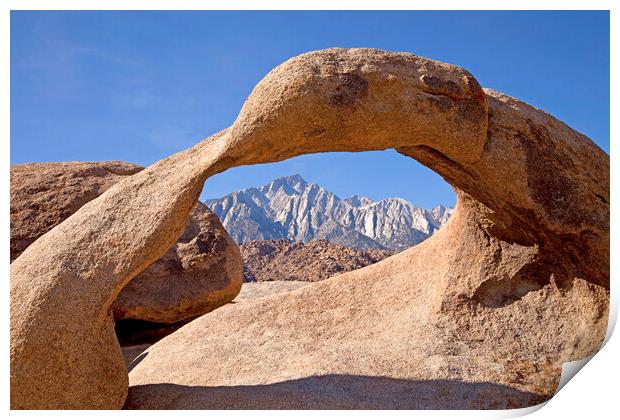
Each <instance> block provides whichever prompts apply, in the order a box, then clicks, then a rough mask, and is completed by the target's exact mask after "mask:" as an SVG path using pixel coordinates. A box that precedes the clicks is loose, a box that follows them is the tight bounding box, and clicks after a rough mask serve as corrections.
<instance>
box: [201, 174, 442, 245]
mask: <svg viewBox="0 0 620 420" xmlns="http://www.w3.org/2000/svg"><path fill="white" fill-rule="evenodd" d="M205 204H206V205H207V206H208V207H209V208H211V210H213V212H214V213H215V214H217V216H218V217H219V218H220V220H221V221H222V224H223V225H224V227H225V228H226V230H227V231H228V232H229V233H230V235H231V236H232V237H233V238H234V239H235V240H236V241H237V243H240V244H243V243H247V242H250V241H253V240H276V239H287V240H289V241H293V242H308V241H311V240H313V239H326V240H329V241H330V242H333V243H336V244H340V245H343V246H347V247H351V248H356V249H385V250H391V251H400V250H403V249H405V248H408V247H410V246H412V245H416V244H418V243H420V242H422V241H423V240H425V239H427V238H428V237H430V236H431V235H432V234H433V233H434V232H435V231H437V230H438V229H439V228H441V227H442V226H443V225H444V224H445V223H446V222H447V221H448V219H449V218H450V215H451V214H452V209H450V208H446V207H444V206H437V207H435V208H433V209H424V208H420V207H417V206H415V205H413V204H412V203H410V202H409V201H407V200H404V199H402V198H385V199H383V200H379V201H375V200H372V199H371V198H368V197H365V196H357V195H355V196H352V197H349V198H346V199H340V198H339V197H338V196H337V195H335V194H334V193H332V192H330V191H328V190H326V189H325V188H323V187H321V186H320V185H318V184H314V183H310V182H307V181H305V180H304V179H303V178H302V177H301V176H300V175H292V176H288V177H283V178H278V179H275V180H273V181H272V182H270V183H269V184H267V185H264V186H262V187H256V188H248V189H245V190H241V191H237V192H234V193H231V194H228V195H226V196H224V197H222V198H219V199H210V200H206V201H205Z"/></svg>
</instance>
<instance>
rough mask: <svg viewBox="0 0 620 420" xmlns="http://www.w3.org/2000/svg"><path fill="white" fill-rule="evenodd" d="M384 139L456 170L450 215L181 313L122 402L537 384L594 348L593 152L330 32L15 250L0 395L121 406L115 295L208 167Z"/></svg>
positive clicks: (580, 139) (439, 72) (600, 185)
mask: <svg viewBox="0 0 620 420" xmlns="http://www.w3.org/2000/svg"><path fill="white" fill-rule="evenodd" d="M385 148H396V150H398V151H400V152H401V153H403V154H405V155H407V156H410V157H412V158H414V159H417V160H419V161H420V162H422V163H423V164H425V165H427V166H428V167H430V168H431V169H433V170H435V171H436V172H437V173H439V174H440V175H441V176H443V177H444V178H445V179H446V180H447V181H448V182H450V183H451V184H452V185H453V186H454V187H455V188H456V190H457V193H458V204H457V208H456V210H455V213H454V215H453V216H452V218H451V220H450V221H449V222H448V224H447V225H446V226H444V227H443V228H442V229H441V230H440V231H439V232H438V233H437V234H436V235H434V236H433V237H431V238H430V239H429V240H427V241H425V242H423V243H422V244H421V245H419V246H416V247H413V248H410V249H408V250H406V251H404V252H402V253H400V254H397V255H395V256H393V257H390V258H388V259H386V260H383V261H381V262H379V263H377V264H374V265H372V266H369V267H365V268H363V269H361V270H357V271H352V272H349V273H346V274H343V275H340V276H338V277H336V278H333V279H332V280H330V281H324V282H317V283H313V284H311V285H309V286H307V287H303V288H301V289H299V290H296V291H293V292H290V293H289V294H287V295H285V297H283V296H282V295H274V296H272V297H266V298H264V299H258V300H254V301H252V302H251V303H248V304H247V305H245V304H236V305H228V306H225V307H223V308H220V309H219V310H217V311H214V312H211V313H209V314H206V315H204V316H203V317H201V318H198V319H197V320H195V321H192V322H191V323H189V324H188V325H186V326H185V327H183V328H181V329H180V330H178V331H177V332H175V333H174V334H172V335H170V336H168V337H166V338H164V339H163V340H161V341H160V342H158V343H156V344H155V345H153V346H152V347H150V348H149V349H148V350H147V354H146V355H145V356H144V357H143V359H142V360H141V362H140V363H139V364H138V365H137V366H135V367H134V369H133V370H132V371H131V373H130V382H131V392H130V394H129V398H128V400H127V406H128V407H131V408H140V407H148V408H155V407H162V408H163V407H177V406H178V407H180V406H182V407H183V408H193V407H195V408H198V407H200V408H203V407H211V406H214V407H215V406H221V405H226V406H227V407H235V408H242V407H252V406H264V405H269V406H270V407H280V406H297V405H298V406H304V407H308V406H317V407H322V408H328V407H342V406H347V407H369V406H373V407H374V406H381V407H385V408H387V407H390V406H394V405H398V406H407V407H422V408H428V407H429V405H430V406H432V407H433V408H449V407H454V406H457V407H475V408H501V407H516V406H525V405H530V404H534V403H537V402H540V401H542V400H544V399H545V398H548V397H549V396H550V395H551V394H552V393H553V391H554V388H555V384H556V382H557V378H558V375H559V366H560V364H561V363H562V362H564V361H567V360H574V359H580V358H582V357H585V356H586V355H589V354H592V353H593V352H595V351H596V350H597V349H598V348H599V346H600V344H601V341H602V339H603V336H604V333H605V328H606V321H607V308H608V288H609V204H608V203H609V157H608V156H607V155H606V154H605V153H604V152H603V151H601V150H600V149H599V148H598V147H597V146H596V145H594V143H593V142H592V141H590V140H589V139H588V138H586V137H585V136H583V135H581V134H579V133H577V132H575V131H573V130H571V129H570V128H569V127H567V126H566V125H564V124H563V123H561V122H560V121H558V120H556V119H554V118H553V117H551V116H550V115H548V114H546V113H544V112H542V111H540V110H537V109H535V108H533V107H531V106H529V105H526V104H524V103H522V102H520V101H518V100H516V99H513V98H510V97H507V96H505V95H502V94H499V93H496V92H493V91H484V90H482V89H481V88H480V86H479V85H478V83H477V82H476V79H475V78H474V77H473V76H472V75H471V74H469V73H468V72H467V71H465V70H463V69H462V68H459V67H457V66H453V65H449V64H443V63H438V62H435V61H432V60H428V59H425V58H422V57H418V56H415V55H412V54H406V53H391V52H384V51H378V50H369V49H331V50H324V51H317V52H311V53H307V54H303V55H300V56H298V57H295V58H293V59H291V60H289V61H287V62H285V63H284V64H282V65H280V66H278V67H277V68H275V69H274V70H273V71H271V72H270V73H269V74H268V75H267V76H266V77H265V78H264V79H263V80H262V81H261V82H260V83H259V84H258V85H257V86H256V87H255V89H254V90H253V92H252V94H251V95H250V97H249V98H248V100H247V101H246V102H245V104H244V105H243V108H242V109H241V112H240V115H239V116H238V118H237V120H236V121H235V123H234V124H233V125H232V126H231V127H230V128H228V129H226V130H223V131H221V132H219V133H217V134H215V135H214V136H212V137H210V138H208V139H206V140H204V141H203V142H201V143H199V144H198V145H196V146H194V147H192V148H191V149H188V150H186V151H183V152H180V153H178V154H176V155H174V156H171V157H169V158H167V159H165V160H162V161H160V162H158V163H156V164H154V165H152V166H151V167H149V168H147V169H145V170H143V171H141V172H139V173H137V174H135V175H134V176H131V177H128V178H126V179H124V180H122V181H121V182H119V183H117V184H116V185H114V186H113V187H111V188H110V189H109V190H108V191H107V192H106V193H104V194H103V195H101V196H100V197H99V198H97V199H96V200H93V201H91V202H90V203H88V204H86V205H84V206H83V207H82V208H81V209H80V210H79V211H78V212H76V213H75V214H73V215H72V216H71V217H69V218H68V219H67V220H65V221H64V222H63V223H61V224H60V225H58V226H57V227H56V228H54V229H53V230H51V231H50V232H48V233H47V234H46V235H43V236H42V237H41V238H39V239H38V240H37V241H35V242H34V243H33V244H32V245H31V246H30V247H28V248H27V249H26V251H24V253H23V254H22V255H21V256H20V257H19V258H17V259H16V260H15V261H14V262H13V264H12V265H11V277H12V281H11V404H12V406H13V407H30V408H32V407H55V408H67V407H91V408H94V407H107V408H118V407H121V406H122V404H123V401H124V399H125V396H126V392H127V370H126V368H125V364H124V361H123V357H122V354H121V352H120V349H119V346H118V343H117V342H116V339H115V337H114V333H113V330H112V318H111V316H110V307H111V305H112V302H113V301H114V299H115V297H116V295H117V294H118V293H119V291H120V290H121V288H122V287H123V286H124V285H125V284H126V283H127V282H128V281H129V280H130V279H131V278H132V277H133V276H135V275H136V274H137V273H139V272H140V271H141V270H143V269H144V268H146V266H148V265H149V264H150V263H151V262H153V261H154V260H156V259H157V258H159V257H161V256H162V255H163V254H164V253H165V252H166V251H167V249H168V248H169V247H170V245H172V244H173V243H174V241H176V240H177V238H178V237H179V236H180V235H181V233H182V231H183V228H184V226H185V222H186V220H187V217H188V215H189V213H190V210H191V209H192V207H193V205H194V203H195V202H196V199H197V197H198V194H199V193H200V190H201V188H202V185H203V182H204V180H205V179H206V178H207V177H208V176H210V175H213V174H215V173H217V172H221V171H224V170H226V169H227V168H230V167H233V166H238V165H246V164H253V163H263V162H273V161H278V160H282V159H286V158H288V157H292V156H296V155H300V154H304V153H315V152H328V151H362V150H382V149H385ZM75 314H80V316H79V317H76V316H75ZM76 318H77V319H76ZM429 381H430V382H429ZM382 383H383V384H387V385H385V386H381V384H382ZM377 388H379V390H381V389H382V390H385V389H391V390H392V391H393V392H384V391H382V392H379V390H377ZM263 389H264V390H266V391H261V390H263ZM312 389H318V390H325V392H324V393H317V394H316V395H314V396H311V397H309V395H310V394H312V391H311V390H312ZM373 389H374V390H376V391H377V392H373ZM257 392H260V394H259V395H264V396H265V397H264V398H262V400H263V401H262V402H257V401H258V400H259V398H256V397H255V396H256V395H257ZM401 400H403V402H401Z"/></svg>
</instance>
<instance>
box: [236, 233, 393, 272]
mask: <svg viewBox="0 0 620 420" xmlns="http://www.w3.org/2000/svg"><path fill="white" fill-rule="evenodd" d="M240 250H241V257H242V258H243V276H244V281H246V282H253V281H259V282H260V281H274V280H275V281H278V280H286V281H319V280H324V279H327V278H330V277H332V276H335V275H336V274H340V273H344V272H346V271H351V270H356V269H358V268H362V267H366V266H367V265H370V264H374V263H376V262H378V261H381V260H382V259H384V258H386V257H388V256H389V255H391V253H390V252H388V251H382V250H378V249H369V250H359V249H353V248H347V247H345V246H341V245H338V244H334V243H331V242H329V241H326V240H323V239H319V240H315V241H310V242H308V243H307V244H304V243H302V242H289V241H286V240H283V239H280V240H277V241H252V242H249V243H247V244H244V245H241V246H240Z"/></svg>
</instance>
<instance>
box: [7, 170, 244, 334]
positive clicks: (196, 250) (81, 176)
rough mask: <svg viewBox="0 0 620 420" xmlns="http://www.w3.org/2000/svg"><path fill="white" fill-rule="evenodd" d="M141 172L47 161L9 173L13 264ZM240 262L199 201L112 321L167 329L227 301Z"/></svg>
mask: <svg viewBox="0 0 620 420" xmlns="http://www.w3.org/2000/svg"><path fill="white" fill-rule="evenodd" d="M142 169H143V168H142V167H140V166H137V165H134V164H131V163H126V162H117V161H111V162H48V163H29V164H22V165H13V166H12V167H11V260H13V259H15V258H17V257H18V256H19V255H20V254H21V253H22V252H23V251H24V249H26V247H28V246H29V245H30V244H31V243H33V242H34V241H35V240H36V239H37V238H39V237H40V236H41V235H43V234H45V233H47V232H48V231H49V230H51V229H52V228H54V226H56V225H58V224H60V223H61V222H62V221H64V220H65V219H67V218H68V217H69V216H71V215H72V214H73V213H75V212H76V211H78V210H79V209H80V208H81V207H82V206H83V205H84V204H86V203H88V202H89V201H91V200H94V199H95V198H97V197H98V196H100V195H101V194H103V193H104V192H105V191H106V190H107V189H109V188H110V187H111V186H112V185H114V184H116V183H117V182H119V181H120V180H122V179H123V177H126V176H128V175H133V174H136V173H138V172H139V171H141V170H142ZM241 278H242V276H241V257H240V254H239V250H238V248H237V245H236V244H235V243H234V241H233V240H232V239H231V238H230V236H229V235H228V233H227V232H226V230H225V229H224V228H223V226H222V225H221V223H220V221H219V220H218V218H217V216H215V214H214V213H213V212H212V211H211V210H209V209H208V208H207V207H206V206H205V205H203V204H202V203H200V202H198V203H196V205H195V207H194V208H193V210H192V212H191V214H190V217H189V219H188V222H187V225H186V227H185V230H184V232H183V234H182V235H181V237H180V238H179V239H178V241H177V242H176V243H175V244H174V245H173V246H172V247H171V248H170V249H168V251H167V252H166V254H164V256H162V257H161V258H160V259H158V260H157V261H155V262H154V263H152V264H151V265H149V266H148V267H147V268H146V269H145V270H144V271H142V272H141V273H140V274H138V275H137V276H136V277H135V278H134V279H133V280H132V281H131V282H130V283H129V284H127V285H126V286H125V287H124V288H123V290H122V291H121V292H120V294H119V295H118V297H117V298H116V300H115V301H114V304H113V306H112V310H113V314H114V319H115V320H140V321H148V322H153V323H163V324H172V323H176V322H179V321H183V320H187V319H190V318H194V317H196V316H198V315H202V314H205V313H207V312H209V311H211V310H213V309H215V308H217V307H219V306H221V305H223V304H225V303H227V302H230V301H231V300H232V299H233V298H234V297H235V296H236V295H237V293H238V292H239V290H240V287H241Z"/></svg>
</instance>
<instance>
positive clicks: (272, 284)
mask: <svg viewBox="0 0 620 420" xmlns="http://www.w3.org/2000/svg"><path fill="white" fill-rule="evenodd" d="M310 284H311V283H309V282H307V281H297V280H287V281H284V280H274V281H263V282H253V283H243V286H242V287H241V291H240V292H239V294H238V295H237V296H236V297H235V300H234V303H239V302H245V301H249V300H254V299H261V298H264V297H266V296H270V295H275V294H282V293H287V292H290V291H293V290H297V289H299V288H301V287H305V286H308V285H310Z"/></svg>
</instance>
